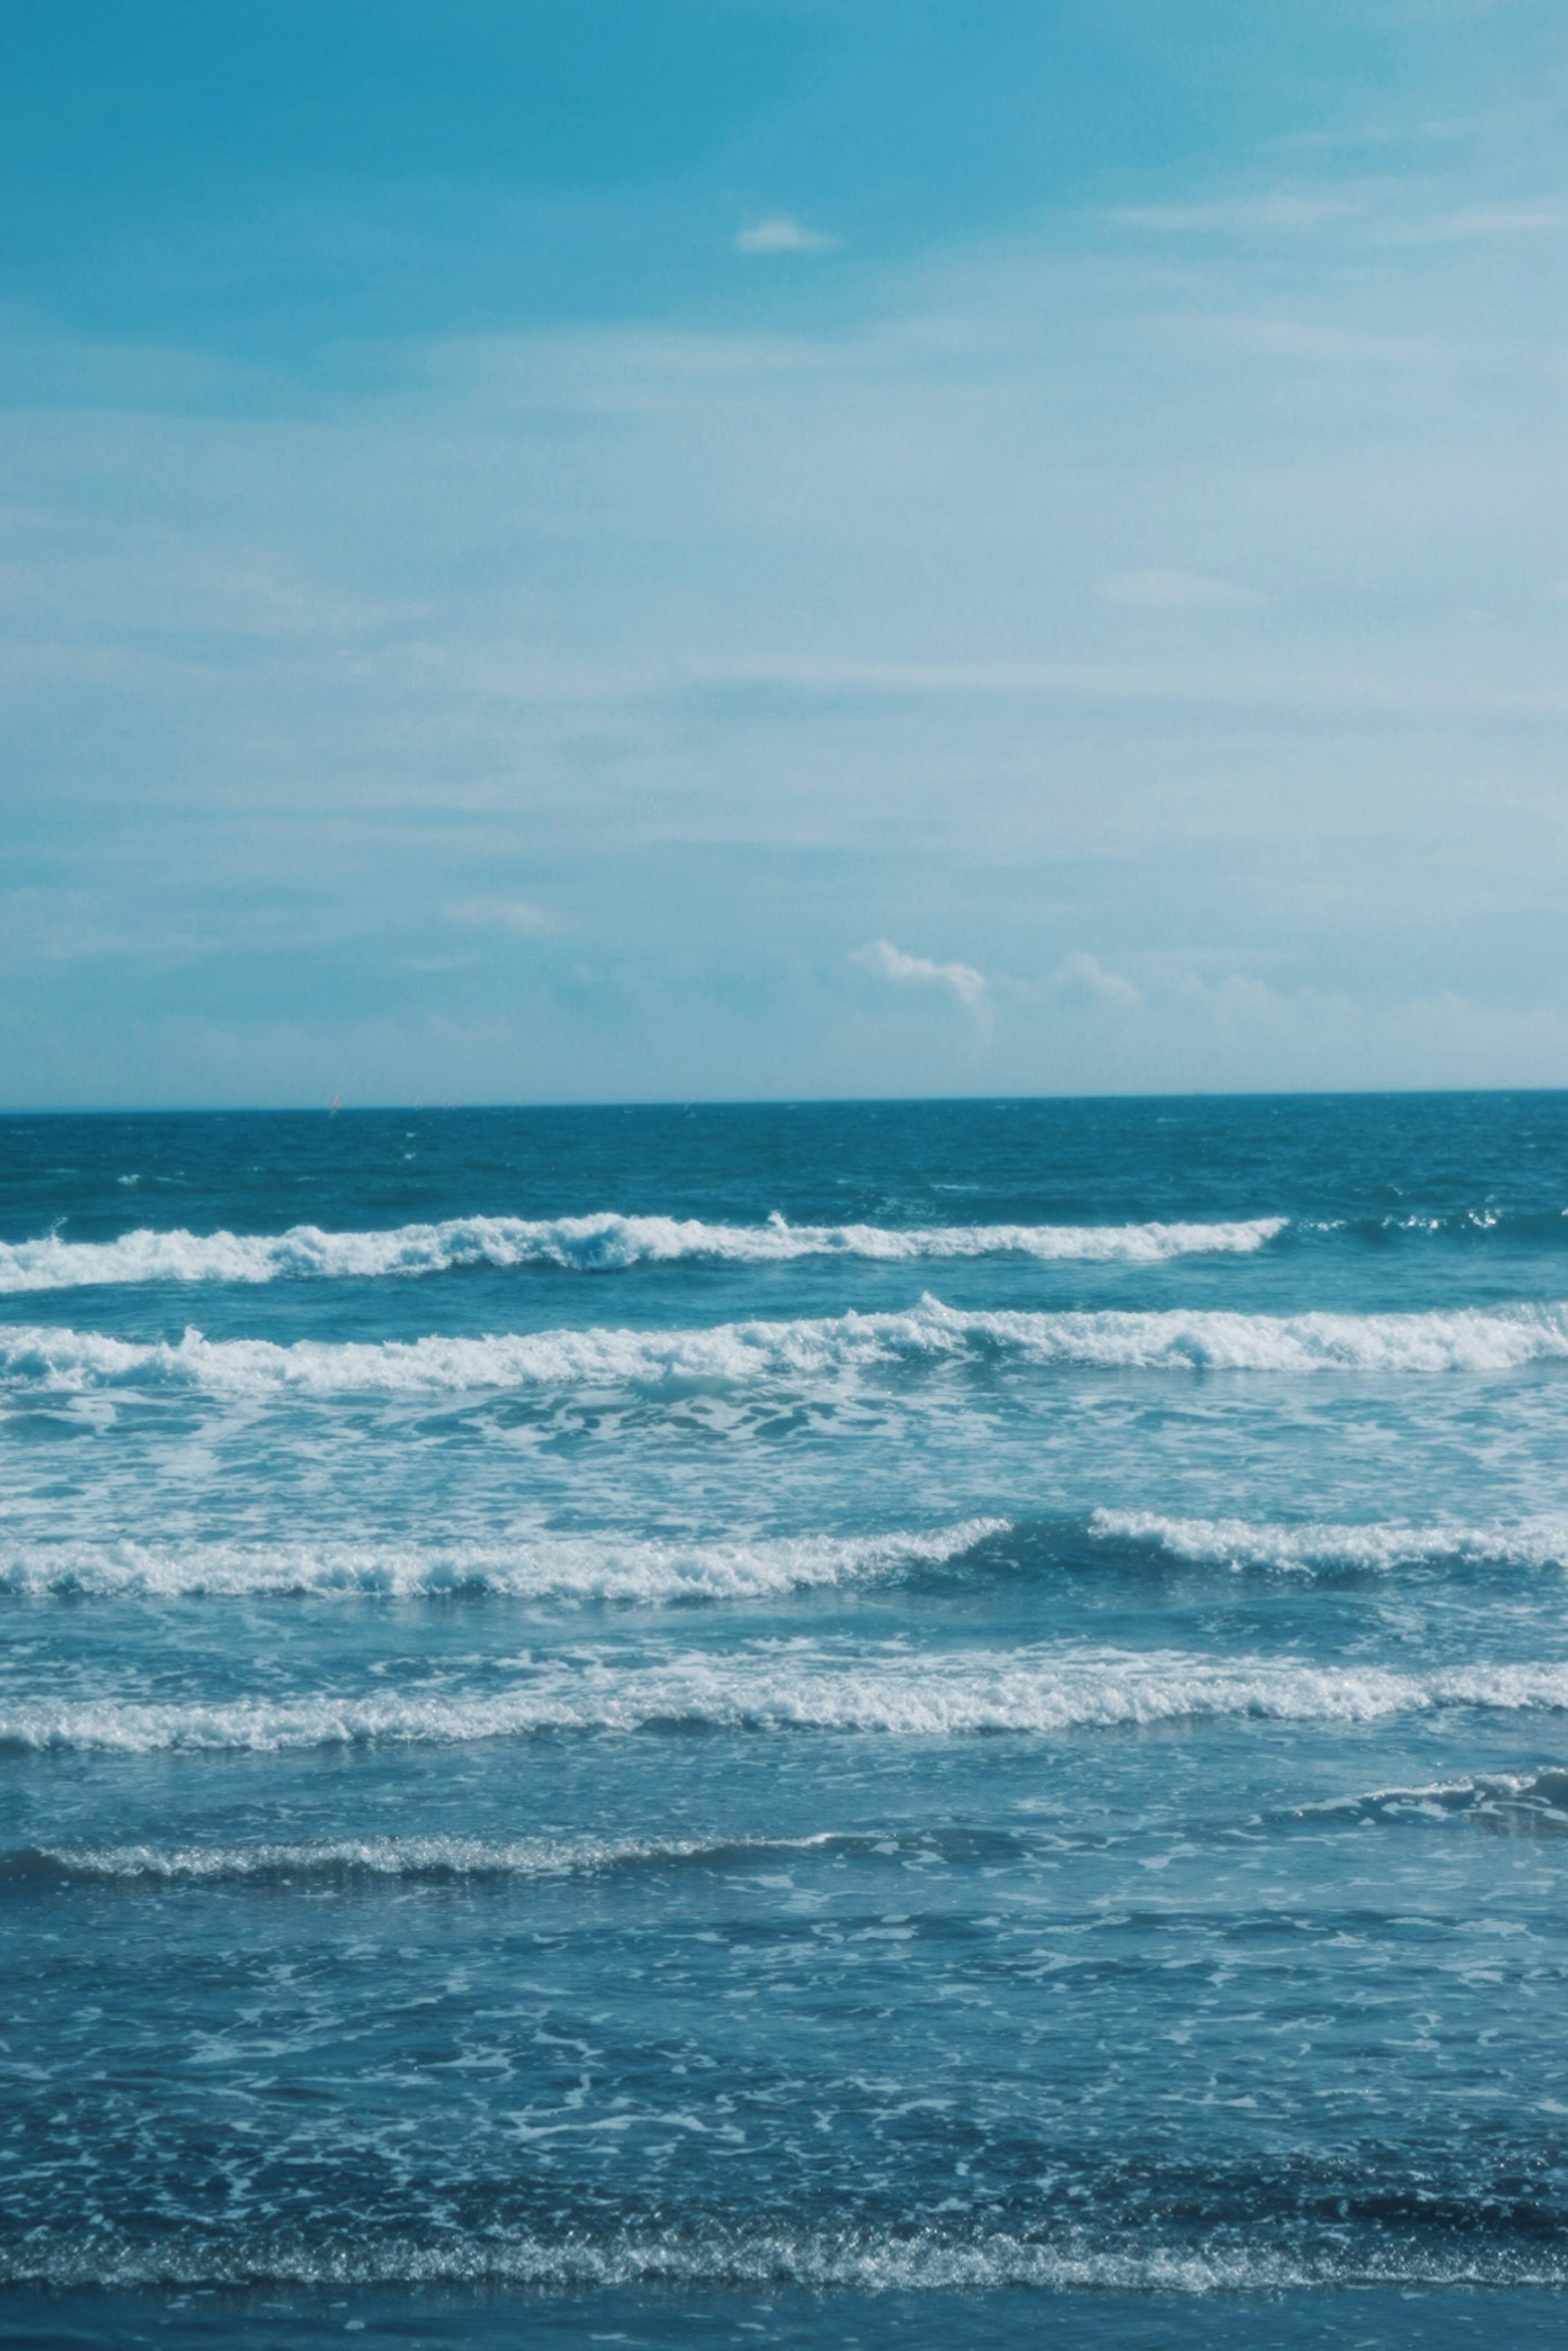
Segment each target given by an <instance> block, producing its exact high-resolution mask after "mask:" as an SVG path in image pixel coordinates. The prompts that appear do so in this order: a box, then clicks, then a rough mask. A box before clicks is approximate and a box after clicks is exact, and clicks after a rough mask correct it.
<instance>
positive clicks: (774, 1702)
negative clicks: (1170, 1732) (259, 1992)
mask: <svg viewBox="0 0 1568 2351" xmlns="http://www.w3.org/2000/svg"><path fill="white" fill-rule="evenodd" d="M1460 1707H1463V1708H1487V1709H1491V1710H1495V1711H1498V1712H1500V1713H1531V1712H1543V1711H1544V1712H1559V1711H1561V1710H1563V1708H1568V1663H1552V1664H1528V1665H1475V1666H1469V1667H1454V1668H1449V1669H1447V1670H1444V1671H1441V1672H1436V1673H1430V1674H1413V1673H1397V1672H1391V1671H1388V1670H1385V1669H1384V1668H1382V1667H1371V1666H1367V1667H1314V1666H1308V1665H1304V1664H1301V1663H1300V1662H1298V1661H1296V1660H1293V1659H1276V1658H1240V1659H1237V1660H1235V1661H1233V1662H1229V1663H1227V1664H1224V1665H1218V1664H1215V1663H1213V1662H1212V1661H1211V1660H1208V1659H1206V1658H1201V1657H1189V1656H1181V1655H1178V1654H1174V1653H1169V1652H1155V1653H1150V1654H1141V1653H1140V1654H1133V1653H1128V1654H1122V1653H1120V1652H1097V1653H1094V1654H1076V1655H1062V1654H1061V1653H1059V1652H1051V1653H1046V1654H1041V1653H1039V1652H1035V1653H1033V1654H1031V1653H1030V1652H1028V1651H1008V1652H971V1653H968V1654H967V1655H958V1656H931V1657H915V1656H903V1655H898V1654H893V1655H883V1656H859V1657H856V1658H854V1659H852V1660H849V1661H843V1660H839V1659H835V1658H832V1657H831V1656H825V1655H823V1654H822V1653H821V1652H815V1653H810V1652H808V1653H806V1654H801V1652H800V1650H798V1649H796V1648H794V1647H790V1648H789V1650H788V1652H786V1651H785V1650H784V1649H783V1648H782V1647H780V1648H779V1649H776V1650H774V1651H772V1652H769V1651H768V1649H766V1648H762V1647H758V1648H755V1649H753V1650H751V1651H749V1652H744V1651H743V1652H740V1653H737V1654H735V1655H732V1656H723V1657H718V1656H707V1655H698V1654H693V1655H688V1656H681V1657H677V1658H674V1659H671V1660H669V1661H667V1662H664V1663H661V1664H657V1665H652V1666H632V1667H625V1666H621V1665H617V1664H614V1663H610V1662H607V1661H606V1660H605V1659H604V1658H603V1657H602V1656H599V1657H591V1658H589V1659H588V1660H586V1661H577V1662H574V1663H572V1664H570V1665H566V1664H559V1663H558V1664H555V1665H552V1666H550V1667H543V1668H541V1669H540V1670H539V1671H538V1673H536V1674H534V1675H533V1676H532V1677H529V1678H528V1679H527V1680H524V1681H519V1682H517V1683H516V1684H514V1685H513V1686H512V1687H509V1688H507V1689H504V1690H501V1691H497V1692H491V1693H484V1694H472V1695H465V1694H462V1693H459V1692H453V1691H449V1690H437V1689H428V1688H427V1689H420V1688H413V1689H409V1690H404V1691H396V1690H385V1689H379V1690H376V1691H374V1692H369V1693H361V1694H357V1695H353V1696H349V1695H341V1696H340V1695H333V1694H329V1693H321V1694H318V1695H314V1696H310V1697H300V1698H236V1699H233V1700H230V1701H227V1702H216V1703H208V1704H202V1703H183V1702H173V1701H170V1702H162V1703H147V1702H141V1701H129V1700H118V1699H100V1700H96V1701H83V1702H78V1703H58V1704H44V1705H31V1706H20V1707H15V1708H9V1709H8V1710H5V1711H4V1712H0V1747H5V1748H10V1749H13V1750H18V1749H20V1750H34V1751H47V1750H70V1751H74V1752H95V1753H108V1754H151V1753H157V1752H161V1751H165V1750H182V1749H183V1750H235V1751H246V1752H251V1753H258V1752H277V1751H280V1750H299V1749H307V1748H316V1747H333V1746H340V1747H357V1746H368V1745H373V1744H379V1743H382V1742H386V1741H400V1742H411V1743H417V1744H421V1745H441V1746H450V1745H455V1744H459V1743H462V1742H465V1741H468V1740H490V1739H522V1738H529V1737H536V1736H538V1735H539V1734H541V1733H547V1732H566V1733H573V1732H576V1733H583V1732H590V1733H600V1734H604V1733H610V1734H618V1733H619V1734H624V1733H630V1732H636V1731H643V1730H654V1729H664V1730H675V1729H685V1730H697V1731H728V1732H735V1731H743V1732H782V1731H807V1730H817V1731H829V1732H839V1733H884V1734H889V1735H892V1736H894V1737H901V1738H915V1739H930V1738H952V1737H962V1736H973V1735H975V1734H977V1733H984V1732H993V1733H994V1732H1013V1733H1022V1734H1033V1735H1035V1736H1040V1735H1051V1734H1060V1733H1062V1732H1066V1731H1071V1730H1078V1729H1117V1728H1124V1729H1136V1728H1140V1727H1145V1726H1147V1725H1150V1724H1155V1723H1166V1722H1179V1721H1198V1720H1207V1721H1214V1720H1222V1719H1231V1720H1241V1719H1249V1718H1250V1719H1259V1720H1267V1721H1276V1722H1301V1723H1312V1722H1318V1723H1360V1722H1377V1721H1383V1720H1386V1719H1391V1718H1393V1717H1396V1716H1398V1715H1405V1714H1412V1713H1429V1712H1432V1711H1434V1710H1437V1709H1439V1708H1460Z"/></svg>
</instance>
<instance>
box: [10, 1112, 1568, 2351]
mask: <svg viewBox="0 0 1568 2351" xmlns="http://www.w3.org/2000/svg"><path fill="white" fill-rule="evenodd" d="M1565 1210H1568V1098H1565V1097H1560V1096H1556V1095H1520V1096H1517V1097H1511V1096H1491V1097H1473V1098H1470V1097H1455V1096H1450V1097H1431V1098H1423V1097H1413V1096H1405V1097H1397V1098H1396V1097H1387V1098H1380V1097H1364V1098H1358V1099H1356V1100H1354V1101H1352V1100H1335V1099H1327V1098H1324V1099H1316V1100H1310V1101H1309V1100H1302V1101H1297V1102H1292V1101H1281V1100H1267V1099H1264V1100H1259V1101H1256V1102H1206V1101H1203V1100H1201V1099H1183V1100H1179V1101H1162V1102H1098V1103H1087V1102H1086V1103H1061V1102H1054V1103H1053V1102H1035V1103H1028V1102H995V1103H987V1102H969V1103H953V1104H896V1103H894V1104H888V1103H881V1104H860V1105H856V1104H847V1105H830V1106H812V1105H793V1106H790V1105H778V1106H775V1107H769V1106H760V1107H758V1106H752V1107H748V1108H743V1109H722V1108H719V1109H705V1108H703V1107H701V1106H693V1107H691V1108H689V1109H688V1108H685V1107H681V1108H672V1109H667V1110H666V1109H658V1108H645V1109H636V1110H619V1109H618V1110H613V1111H559V1112H556V1111H530V1112H507V1111H476V1112H456V1111H453V1112H439V1113H430V1112H424V1111H420V1112H397V1111H387V1112H376V1113H371V1112H351V1111H350V1112H345V1113H342V1114H341V1115H340V1116H337V1117H329V1116H328V1115H327V1114H326V1113H324V1112H323V1113H313V1114H309V1115H306V1114H298V1115H294V1114H289V1115H278V1116H269V1117H264V1116H250V1115H248V1114H238V1113H232V1114H228V1115H226V1116H225V1117H223V1118H217V1117H214V1118H205V1117H201V1116H183V1115H171V1116H168V1117H161V1118H154V1117H136V1118H130V1117H127V1118H117V1117H103V1118H80V1119H76V1118H50V1119H45V1118H38V1119H26V1118H15V1119H11V1120H8V1121H4V1122H0V1625H3V1626H4V1631H5V1638H4V1639H3V1640H0V2080H3V2087H0V2112H3V2113H4V2116H5V2130H4V2134H3V2135H0V2154H3V2156H4V2160H0V2333H5V2335H7V2339H16V2340H18V2341H26V2342H29V2343H31V2342H34V2341H37V2342H38V2343H39V2345H40V2346H48V2351H54V2346H56V2345H58V2346H61V2351H63V2346H65V2345H67V2344H70V2345H72V2346H81V2345H85V2344H93V2345H95V2346H96V2345H98V2344H100V2343H101V2344H103V2345H104V2346H108V2345H110V2344H111V2343H112V2344H118V2343H120V2342H121V2341H131V2340H136V2339H141V2338H143V2337H145V2338H147V2339H152V2337H153V2336H154V2335H156V2337H157V2339H159V2340H163V2339H167V2340H169V2341H171V2342H176V2343H177V2342H178V2341H180V2340H181V2339H184V2340H188V2341H190V2342H193V2343H199V2342H203V2341H205V2340H214V2339H219V2337H220V2336H221V2337H222V2338H223V2339H231V2338H232V2339H235V2340H237V2341H243V2342H246V2343H255V2344H256V2345H261V2344H264V2343H265V2344H267V2346H269V2351H283V2346H285V2345H287V2351H317V2346H320V2345H325V2344H326V2343H327V2342H328V2341H329V2340H331V2341H337V2340H338V2339H340V2337H341V2335H343V2333H344V2332H345V2329H346V2328H350V2327H351V2328H352V2329H353V2331H354V2332H355V2333H356V2334H362V2335H363V2336H364V2338H365V2339H366V2340H368V2341H375V2340H384V2341H387V2342H392V2341H396V2340H405V2341H407V2340H412V2341H418V2342H422V2343H426V2344H429V2345H441V2346H453V2351H455V2346H460V2345H461V2346H473V2345H478V2344H486V2345H487V2344H495V2345H496V2346H497V2351H498V2346H500V2345H502V2344H503V2343H510V2342H512V2341H514V2340H517V2339H527V2340H528V2341H530V2342H535V2341H537V2342H538V2343H539V2344H540V2345H542V2346H553V2345H556V2344H560V2345H565V2344H568V2343H573V2344H575V2343H577V2342H580V2341H585V2340H590V2341H591V2340H594V2339H599V2338H603V2339H605V2340H608V2341H619V2340H624V2341H627V2342H630V2343H638V2342H642V2343H646V2344H656V2345H659V2346H664V2345H668V2346H672V2351H673V2346H677V2345H678V2346H685V2345H687V2344H691V2343H695V2344H698V2345H703V2344H706V2343H710V2342H711V2343H714V2344H717V2343H718V2342H720V2341H723V2342H726V2343H730V2342H734V2341H737V2340H741V2339H744V2340H747V2341H778V2342H779V2343H786V2342H788V2343H790V2344H799V2345H800V2346H806V2345H808V2344H810V2345H811V2346H813V2351H814V2346H816V2345H817V2344H819V2343H830V2344H837V2343H840V2342H844V2343H847V2342H849V2341H851V2340H853V2341H855V2342H856V2343H858V2344H859V2345H861V2346H862V2351H897V2347H898V2346H906V2345H914V2344H917V2343H925V2342H927V2341H935V2340H943V2341H946V2340H959V2341H964V2340H975V2341H981V2342H986V2343H988V2344H994V2345H996V2346H998V2351H1023V2346H1026V2345H1031V2344H1033V2343H1035V2342H1038V2341H1039V2340H1040V2339H1042V2338H1049V2337H1050V2336H1051V2335H1052V2334H1053V2332H1060V2333H1061V2334H1062V2335H1063V2336H1064V2338H1065V2339H1071V2340H1072V2341H1074V2342H1075V2343H1076V2342H1079V2341H1082V2342H1083V2343H1084V2344H1085V2345H1088V2346H1119V2351H1130V2347H1131V2346H1134V2345H1136V2346H1143V2345H1145V2344H1151V2343H1154V2342H1159V2343H1162V2344H1165V2343H1170V2344H1173V2345H1187V2344H1190V2345H1194V2346H1197V2345H1200V2344H1207V2343H1208V2342H1210V2341H1212V2340H1213V2339H1214V2338H1215V2335H1216V2334H1217V2332H1218V2331H1219V2330H1222V2329H1223V2330H1226V2331H1228V2332H1230V2333H1235V2334H1238V2335H1239V2336H1240V2338H1241V2339H1242V2340H1244V2341H1247V2342H1249V2343H1257V2344H1258V2345H1260V2346H1262V2345H1264V2344H1268V2345H1270V2346H1272V2345H1274V2344H1276V2343H1278V2344H1298V2343H1299V2344H1300V2345H1301V2346H1305V2345H1307V2344H1309V2343H1311V2344H1312V2346H1325V2351H1326V2346H1328V2345H1329V2344H1331V2343H1333V2344H1334V2345H1336V2346H1338V2345H1343V2344H1345V2343H1350V2342H1354V2343H1361V2342H1365V2343H1368V2344H1379V2345H1383V2344H1386V2345H1389V2346H1395V2345H1397V2346H1399V2351H1414V2346H1416V2343H1420V2344H1421V2345H1423V2346H1426V2345H1427V2344H1441V2345H1449V2344H1453V2345H1458V2344H1460V2343H1465V2342H1470V2341H1472V2340H1473V2338H1474V2335H1475V2334H1476V2332H1477V2331H1478V2330H1479V2329H1480V2328H1482V2327H1486V2328H1489V2329H1490V2331H1492V2332H1494V2333H1497V2334H1499V2335H1502V2336H1504V2337H1505V2338H1506V2339H1508V2340H1510V2341H1511V2342H1513V2341H1519V2342H1526V2343H1535V2342H1539V2343H1541V2344H1542V2345H1544V2344H1545V2343H1547V2342H1549V2341H1552V2340H1555V2339H1556V2337H1557V2335H1559V2334H1560V2332H1561V2325H1562V2319H1563V2295H1564V2294H1568V2262H1565V2260H1564V2257H1563V2251H1562V2248H1563V2244H1564V2243H1568V2054H1564V2053H1565V2052H1568V1991H1565V1990H1564V1987H1568V1924H1565V1922H1568V1899H1565V1898H1564V1896H1565V1894H1568V1885H1565V1881H1564V1876H1563V1872H1564V1869H1565V1868H1568V1616H1565V1614H1564V1608H1563V1601H1564V1593H1565V1591H1568V1215H1565Z"/></svg>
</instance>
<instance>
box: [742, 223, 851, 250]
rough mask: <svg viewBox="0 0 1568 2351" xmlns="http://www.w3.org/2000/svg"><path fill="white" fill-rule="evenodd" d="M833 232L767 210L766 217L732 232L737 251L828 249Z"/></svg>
mask: <svg viewBox="0 0 1568 2351" xmlns="http://www.w3.org/2000/svg"><path fill="white" fill-rule="evenodd" d="M838 242H839V239H838V238H837V237H836V236H827V235H823V233H822V231H821V229H817V228H808V227H807V225H806V224H805V222H804V221H798V220H796V219H794V218H793V216H792V215H791V214H789V213H769V214H768V217H767V219H766V220H759V221H751V222H748V223H747V226H746V227H745V228H743V229H737V232H736V235H735V250H736V252H737V253H831V251H832V249H833V247H834V246H836V245H837V244H838Z"/></svg>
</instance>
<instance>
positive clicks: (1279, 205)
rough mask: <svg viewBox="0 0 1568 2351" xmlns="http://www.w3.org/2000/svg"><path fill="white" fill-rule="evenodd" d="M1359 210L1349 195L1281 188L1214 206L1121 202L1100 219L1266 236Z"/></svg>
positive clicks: (1167, 229)
mask: <svg viewBox="0 0 1568 2351" xmlns="http://www.w3.org/2000/svg"><path fill="white" fill-rule="evenodd" d="M1361 209H1362V207H1361V204H1360V203H1359V202H1358V201H1357V200H1356V199H1355V198H1354V197H1352V196H1344V195H1333V194H1331V193H1327V192H1326V191H1325V192H1323V193H1317V192H1315V191H1307V192H1303V193H1292V192H1290V191H1286V190H1281V191H1279V192H1277V193H1267V194H1261V195H1249V196H1239V197H1236V198H1234V199H1232V200H1230V201H1227V202H1221V203H1218V204H1124V205H1120V206H1118V207H1117V208H1116V209H1114V210H1113V211H1112V212H1110V213H1108V214H1106V215H1105V217H1106V218H1107V219H1108V220H1109V221H1110V222H1111V223H1112V224H1113V225H1114V226H1115V227H1117V228H1129V229H1141V230H1143V231H1145V233H1146V234H1147V235H1154V236H1191V235H1204V236H1269V235H1276V234H1280V233H1284V234H1287V235H1301V233H1303V232H1305V231H1310V230H1312V229H1320V228H1329V227H1332V226H1333V225H1334V224H1335V223H1337V222H1340V221H1346V220H1353V219H1354V217H1355V216H1356V214H1358V213H1359V212H1360V211H1361Z"/></svg>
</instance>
